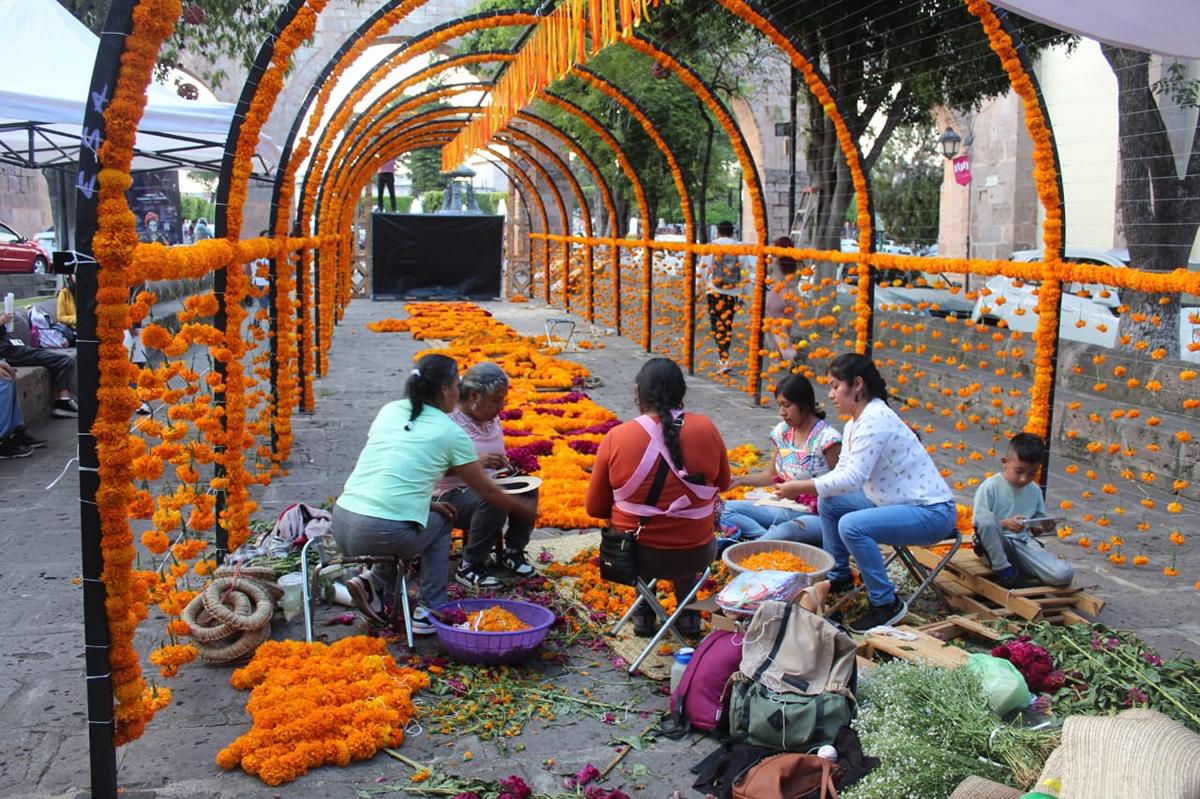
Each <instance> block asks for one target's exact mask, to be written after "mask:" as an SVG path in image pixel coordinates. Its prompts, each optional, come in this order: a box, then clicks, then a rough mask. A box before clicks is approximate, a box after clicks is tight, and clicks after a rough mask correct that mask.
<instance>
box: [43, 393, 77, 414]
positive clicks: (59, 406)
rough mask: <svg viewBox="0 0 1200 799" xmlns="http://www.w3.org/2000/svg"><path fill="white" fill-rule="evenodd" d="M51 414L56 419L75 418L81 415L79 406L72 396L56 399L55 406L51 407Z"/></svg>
mask: <svg viewBox="0 0 1200 799" xmlns="http://www.w3.org/2000/svg"><path fill="white" fill-rule="evenodd" d="M50 415H51V416H53V417H54V418H55V419H74V418H76V417H78V416H79V406H78V405H76V404H75V400H73V399H71V398H70V397H63V398H62V399H56V400H55V401H54V407H53V408H51V409H50Z"/></svg>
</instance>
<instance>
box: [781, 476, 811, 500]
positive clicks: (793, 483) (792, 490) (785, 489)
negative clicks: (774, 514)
mask: <svg viewBox="0 0 1200 799" xmlns="http://www.w3.org/2000/svg"><path fill="white" fill-rule="evenodd" d="M802 485H803V484H802V483H801V481H799V480H788V481H787V482H786V483H780V484H779V485H777V486H775V493H776V495H778V496H781V497H783V498H784V499H795V498H796V497H798V496H800V495H801V494H803V493H804V492H803V491H801V490H800V488H801V486H802Z"/></svg>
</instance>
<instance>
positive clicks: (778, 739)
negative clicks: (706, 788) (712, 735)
mask: <svg viewBox="0 0 1200 799" xmlns="http://www.w3.org/2000/svg"><path fill="white" fill-rule="evenodd" d="M746 642H747V643H745V644H743V646H742V664H741V668H740V670H739V671H737V672H735V673H734V675H733V678H732V680H731V682H730V686H731V690H730V695H729V728H730V729H729V731H730V734H731V736H732V738H733V739H734V740H735V741H738V742H745V743H748V744H753V745H755V746H766V747H770V748H772V749H781V750H784V751H789V752H808V751H812V750H815V749H817V748H818V747H820V746H822V745H824V744H832V743H833V740H834V738H836V737H837V733H838V730H839V729H841V728H842V726H843V725H846V724H849V723H850V721H851V719H853V718H854V715H855V712H856V705H855V702H854V693H853V687H854V684H855V680H856V677H857V667H856V662H855V646H854V640H853V639H852V638H851V637H850V636H849V635H848V634H847V633H846V632H844V631H843V630H840V629H839V628H837V627H835V626H834V625H832V624H830V623H829V622H828V621H826V620H825V619H823V618H821V617H820V616H817V615H815V614H812V613H809V612H808V611H807V610H805V609H803V608H801V607H800V606H799V605H794V604H792V603H790V602H789V603H784V602H764V603H763V604H762V605H761V606H760V607H759V609H758V611H757V612H756V613H755V614H754V618H753V619H752V620H751V622H750V626H749V628H748V629H747V630H746ZM750 642H754V643H750Z"/></svg>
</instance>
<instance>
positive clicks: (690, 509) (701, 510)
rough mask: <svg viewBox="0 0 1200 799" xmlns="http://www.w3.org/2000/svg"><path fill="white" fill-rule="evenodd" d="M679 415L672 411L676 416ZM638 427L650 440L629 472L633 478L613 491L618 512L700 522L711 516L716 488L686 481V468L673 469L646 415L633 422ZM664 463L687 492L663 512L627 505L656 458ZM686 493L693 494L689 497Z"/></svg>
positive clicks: (657, 430) (659, 430) (656, 429)
mask: <svg viewBox="0 0 1200 799" xmlns="http://www.w3.org/2000/svg"><path fill="white" fill-rule="evenodd" d="M679 413H681V412H674V414H675V416H678V415H679ZM634 421H635V422H637V423H638V424H639V425H641V428H642V429H643V430H645V431H646V435H648V436H649V437H650V443H649V444H648V445H647V447H646V451H645V452H644V453H643V454H642V459H641V461H639V462H638V465H637V468H636V469H634V470H633V475H632V476H631V477H630V478H629V480H627V481H626V482H625V485H623V486H621V487H620V488H617V489H614V490H613V499H614V500H615V502H614V504H615V505H616V506H617V507H618V508H620V509H621V510H623V511H625V512H626V513H629V514H631V515H633V516H638V517H647V516H670V517H673V518H683V519H703V518H704V517H705V516H708V515H709V514H711V513H712V509H713V503H714V502H715V501H716V498H717V493H718V492H717V487H716V486H703V485H696V484H694V483H691V482H688V480H687V476H688V473H687V469H677V468H675V464H674V463H672V461H671V459H670V458H669V457H668V456H667V446H666V442H665V441H664V440H663V435H662V427H661V426H659V424H658V423H657V422H656V421H654V419H652V418H651V417H650V416H648V415H645V414H643V415H642V416H639V417H637V418H636V419H634ZM660 457H661V458H662V459H663V460H664V461H666V463H667V466H668V467H669V468H670V469H671V471H672V472H673V473H674V474H675V476H676V477H677V478H678V479H679V481H680V482H682V483H683V484H684V486H685V487H686V491H687V492H688V493H684V494H682V495H681V496H679V497H677V498H676V499H675V501H674V502H672V503H671V504H670V505H669V506H668V507H667V508H666V509H665V510H664V509H663V508H658V507H655V506H653V505H642V504H639V503H635V502H630V501H629V497H631V496H633V492H635V491H637V489H638V488H639V487H640V486H641V485H642V483H643V482H645V480H646V477H647V476H649V474H650V470H651V469H653V468H654V464H655V463H656V462H657V461H658V459H659V458H660ZM689 494H692V495H695V496H694V497H693V496H689ZM694 499H698V500H699V501H700V502H701V504H699V505H693V504H692V502H693V501H694Z"/></svg>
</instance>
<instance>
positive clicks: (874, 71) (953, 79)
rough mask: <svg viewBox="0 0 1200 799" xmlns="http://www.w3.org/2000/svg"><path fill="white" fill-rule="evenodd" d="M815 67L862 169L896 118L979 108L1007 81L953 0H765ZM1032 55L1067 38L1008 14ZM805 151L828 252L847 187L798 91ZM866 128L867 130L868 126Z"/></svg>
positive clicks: (876, 155)
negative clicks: (895, 0)
mask: <svg viewBox="0 0 1200 799" xmlns="http://www.w3.org/2000/svg"><path fill="white" fill-rule="evenodd" d="M762 5H764V6H765V7H766V8H767V9H768V10H769V11H770V12H771V14H772V16H773V17H774V18H775V20H776V21H777V22H778V23H780V24H781V26H782V27H783V28H784V29H785V30H787V31H789V32H790V34H791V35H792V36H793V37H794V38H795V40H796V41H797V42H798V43H799V44H800V46H801V47H802V49H803V51H804V52H805V53H806V55H807V56H808V57H809V59H810V60H811V61H812V62H813V63H815V64H819V65H820V66H821V68H822V71H823V72H824V74H825V76H826V78H827V79H828V81H829V84H830V88H831V89H832V91H833V94H834V96H835V97H837V98H838V99H839V101H840V105H841V110H842V113H843V115H844V118H845V121H846V125H847V127H848V128H849V130H850V135H851V136H852V137H853V139H854V141H855V142H856V143H857V144H858V145H859V146H860V147H862V148H863V150H864V153H863V155H864V164H863V166H864V168H865V169H866V171H867V172H868V173H869V172H870V171H871V170H872V168H873V167H874V166H875V165H876V164H877V163H878V161H879V159H880V158H881V157H882V155H883V152H884V148H885V147H886V146H887V144H888V141H889V140H890V139H891V137H892V134H893V133H894V132H895V131H896V129H897V128H898V127H900V126H902V125H915V124H926V125H927V124H929V123H930V122H931V121H932V116H931V115H932V112H933V109H934V108H936V107H937V106H948V107H951V108H956V109H968V108H975V107H978V106H979V104H980V103H981V102H982V101H983V100H985V99H986V98H989V97H994V96H996V95H999V94H1003V93H1004V92H1006V91H1007V90H1008V88H1009V82H1008V78H1007V76H1006V75H1005V73H1004V71H1003V69H1002V67H1001V65H1000V60H999V59H998V58H996V56H995V54H994V53H993V52H992V51H991V48H990V47H989V46H988V41H987V37H986V36H985V35H984V34H983V30H982V28H981V27H980V24H979V22H978V20H976V19H975V18H974V17H973V16H971V15H970V13H969V12H968V11H967V8H966V5H965V4H964V3H963V2H962V0H922V1H921V2H919V3H918V2H907V3H900V4H893V5H887V4H882V5H881V4H880V3H878V2H875V0H842V2H838V3H828V2H824V0H764V1H763V3H762ZM1010 20H1011V21H1012V23H1013V26H1014V28H1015V29H1016V32H1017V33H1018V35H1019V36H1020V37H1021V39H1022V40H1023V42H1024V43H1025V45H1026V48H1027V50H1028V52H1029V54H1030V56H1031V57H1033V56H1036V54H1037V53H1038V52H1039V51H1040V50H1041V49H1043V48H1045V47H1047V46H1050V45H1053V44H1062V43H1068V42H1071V41H1072V38H1071V37H1070V36H1069V35H1068V34H1065V33H1063V32H1061V31H1058V30H1056V29H1054V28H1049V27H1046V26H1044V25H1040V24H1037V23H1032V22H1028V21H1026V20H1023V19H1021V18H1018V17H1015V16H1012V17H1010ZM806 96H807V112H808V113H807V120H806V131H805V133H806V142H805V144H806V156H807V159H806V160H807V169H808V174H809V178H810V181H811V183H812V185H814V186H816V187H817V188H818V189H819V191H820V195H819V196H820V202H819V217H818V220H819V224H818V228H817V241H816V242H815V243H816V244H817V245H818V246H822V247H825V248H828V249H837V247H838V238H839V236H840V230H841V221H842V219H843V218H844V215H845V212H846V208H847V207H848V205H849V202H850V196H851V193H852V186H851V183H850V174H849V171H848V169H847V167H846V164H845V160H844V159H843V158H842V156H841V152H840V149H839V147H838V143H837V136H836V133H835V131H834V129H833V125H832V124H831V123H830V122H829V120H828V118H827V116H826V115H825V113H824V112H823V110H822V109H821V105H820V103H819V101H817V99H816V98H815V96H813V95H812V94H811V93H807V92H806ZM873 126H874V127H873Z"/></svg>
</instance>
